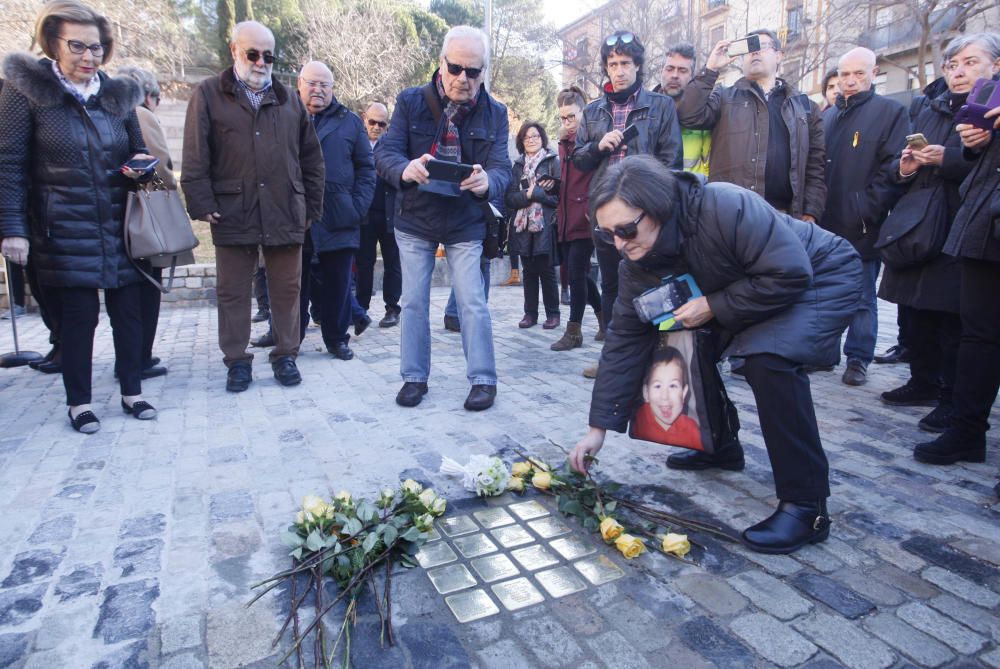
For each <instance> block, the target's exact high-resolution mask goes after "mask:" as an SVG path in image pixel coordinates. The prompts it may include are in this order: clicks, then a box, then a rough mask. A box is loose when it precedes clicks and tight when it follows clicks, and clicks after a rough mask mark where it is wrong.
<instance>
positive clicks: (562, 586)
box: [535, 567, 587, 598]
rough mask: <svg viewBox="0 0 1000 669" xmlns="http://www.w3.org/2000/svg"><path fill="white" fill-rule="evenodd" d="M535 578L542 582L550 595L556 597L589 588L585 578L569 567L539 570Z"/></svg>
mask: <svg viewBox="0 0 1000 669" xmlns="http://www.w3.org/2000/svg"><path fill="white" fill-rule="evenodd" d="M535 580H537V581H538V582H539V583H541V584H542V587H543V588H545V591H546V592H547V593H549V596H551V597H556V598H558V597H565V596H566V595H571V594H573V593H574V592H580V591H581V590H586V589H587V584H586V583H584V582H583V579H581V578H580V577H579V576H577V575H576V573H575V572H574V571H573V570H572V569H570V568H569V567H556V568H555V569H546V570H545V571H540V572H537V573H535Z"/></svg>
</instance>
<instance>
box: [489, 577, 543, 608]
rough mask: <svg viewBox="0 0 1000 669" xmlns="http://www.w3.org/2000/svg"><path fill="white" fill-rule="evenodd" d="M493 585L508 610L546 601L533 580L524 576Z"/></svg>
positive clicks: (495, 593)
mask: <svg viewBox="0 0 1000 669" xmlns="http://www.w3.org/2000/svg"><path fill="white" fill-rule="evenodd" d="M491 587H492V588H493V594H494V595H496V596H497V598H498V599H499V600H500V603H501V604H503V605H504V608H506V609H507V610H508V611H517V610H518V609H523V608H524V607H526V606H531V605H533V604H539V603H541V602H544V601H545V597H544V596H543V595H542V593H540V592H538V588H536V587H535V586H533V585H532V584H531V581H529V580H528V579H526V578H524V577H522V578H515V579H514V580H512V581H504V582H503V583H497V584H496V585H494V586H491Z"/></svg>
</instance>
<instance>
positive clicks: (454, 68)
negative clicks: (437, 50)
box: [444, 58, 483, 79]
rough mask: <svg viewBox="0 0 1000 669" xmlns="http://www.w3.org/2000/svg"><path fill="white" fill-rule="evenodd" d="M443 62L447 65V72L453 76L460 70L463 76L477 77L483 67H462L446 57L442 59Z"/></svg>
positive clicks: (458, 73)
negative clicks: (463, 73)
mask: <svg viewBox="0 0 1000 669" xmlns="http://www.w3.org/2000/svg"><path fill="white" fill-rule="evenodd" d="M444 64H445V65H447V66H448V74H450V75H451V76H453V77H457V76H458V75H460V74H462V72H465V76H467V77H468V78H469V79H478V78H479V75H480V74H482V73H483V68H481V67H462V66H461V65H456V64H455V63H452V62H449V60H448V59H447V58H445V59H444Z"/></svg>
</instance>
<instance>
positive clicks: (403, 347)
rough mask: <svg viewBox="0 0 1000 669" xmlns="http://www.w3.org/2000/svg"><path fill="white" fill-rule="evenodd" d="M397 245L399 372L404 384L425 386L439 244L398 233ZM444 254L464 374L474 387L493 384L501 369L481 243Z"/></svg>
mask: <svg viewBox="0 0 1000 669" xmlns="http://www.w3.org/2000/svg"><path fill="white" fill-rule="evenodd" d="M396 244H397V246H399V261H400V266H401V267H402V270H403V294H402V297H401V298H400V307H401V308H402V313H401V315H400V321H401V322H400V343H399V353H400V361H399V371H400V374H401V375H402V377H403V381H405V382H416V383H423V382H426V381H427V377H428V376H430V372H431V322H430V304H431V277H432V275H433V273H434V254H435V252H436V251H437V243H435V242H429V241H427V240H424V239H420V238H419V237H414V236H413V235H409V234H406V233H405V232H402V231H400V230H396ZM445 252H446V253H447V257H448V273H449V274H450V276H451V285H452V287H453V290H454V291H455V298H456V302H457V306H458V314H459V318H460V319H461V322H462V350H463V351H464V352H465V364H466V376H467V377H468V379H469V383H470V384H472V385H488V386H495V385H496V383H497V371H496V370H497V367H496V358H495V356H494V353H493V324H492V322H491V320H490V311H489V309H488V308H487V306H486V291H484V290H483V273H482V269H481V268H480V258H482V255H483V242H482V241H480V240H477V241H473V242H461V243H459V244H445Z"/></svg>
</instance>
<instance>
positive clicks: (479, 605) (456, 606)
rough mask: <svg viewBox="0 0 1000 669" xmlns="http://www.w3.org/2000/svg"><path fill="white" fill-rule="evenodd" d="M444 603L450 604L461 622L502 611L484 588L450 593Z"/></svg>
mask: <svg viewBox="0 0 1000 669" xmlns="http://www.w3.org/2000/svg"><path fill="white" fill-rule="evenodd" d="M444 603H445V604H447V605H448V608H449V609H451V612H452V613H454V614H455V618H456V619H457V620H458V622H460V623H469V622H472V621H473V620H479V619H480V618H488V617H489V616H493V615H496V614H498V613H500V609H499V608H497V605H496V604H494V603H493V600H492V599H490V596H489V595H487V594H486V592H485V591H483V590H472V591H470V592H463V593H460V594H457V595H448V596H447V597H445V598H444Z"/></svg>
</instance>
